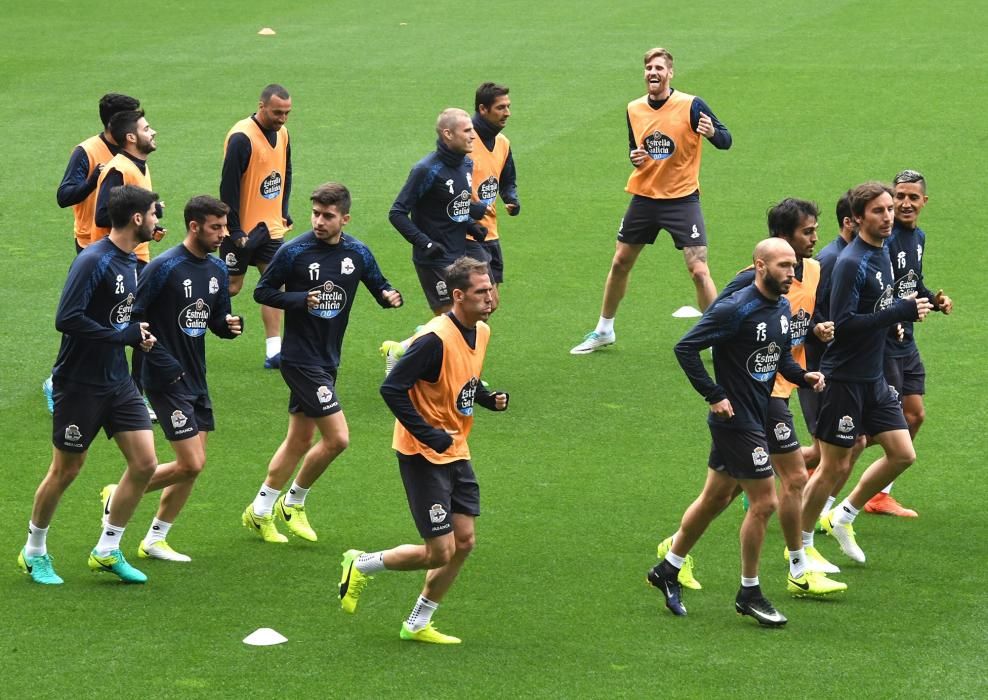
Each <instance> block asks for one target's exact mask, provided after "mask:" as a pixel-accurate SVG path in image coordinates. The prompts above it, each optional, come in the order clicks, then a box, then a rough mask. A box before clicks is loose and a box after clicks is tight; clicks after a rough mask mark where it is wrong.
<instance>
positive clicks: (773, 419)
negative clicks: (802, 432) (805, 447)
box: [765, 396, 801, 455]
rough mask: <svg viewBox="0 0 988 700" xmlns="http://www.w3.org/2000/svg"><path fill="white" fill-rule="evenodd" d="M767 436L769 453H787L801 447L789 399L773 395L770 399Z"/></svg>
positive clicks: (766, 427)
mask: <svg viewBox="0 0 988 700" xmlns="http://www.w3.org/2000/svg"><path fill="white" fill-rule="evenodd" d="M765 436H766V437H767V438H768V452H769V454H773V455H778V454H786V453H787V452H795V451H796V450H798V449H799V448H800V447H801V445H800V444H799V437H798V436H797V435H796V424H795V423H794V422H793V417H792V411H790V410H789V399H780V398H778V397H776V396H773V397H771V398H770V399H769V400H768V421H767V422H766V423H765Z"/></svg>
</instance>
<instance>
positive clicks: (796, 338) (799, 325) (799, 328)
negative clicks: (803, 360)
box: [789, 309, 811, 347]
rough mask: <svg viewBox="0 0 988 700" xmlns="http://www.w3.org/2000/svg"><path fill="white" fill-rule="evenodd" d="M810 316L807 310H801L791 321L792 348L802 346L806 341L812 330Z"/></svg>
mask: <svg viewBox="0 0 988 700" xmlns="http://www.w3.org/2000/svg"><path fill="white" fill-rule="evenodd" d="M810 318H811V316H810V314H808V313H806V309H800V310H799V311H797V312H796V315H795V316H793V317H792V318H791V319H790V320H789V331H790V333H791V334H792V346H793V347H796V346H797V345H802V344H803V343H804V342H805V341H806V333H807V332H808V331H809V329H810Z"/></svg>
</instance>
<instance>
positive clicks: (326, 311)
mask: <svg viewBox="0 0 988 700" xmlns="http://www.w3.org/2000/svg"><path fill="white" fill-rule="evenodd" d="M309 291H310V292H314V291H318V292H319V303H318V304H316V305H315V306H314V307H313V308H311V309H309V313H310V314H312V315H313V316H318V317H319V318H326V319H329V318H334V317H336V316H338V315H339V313H340V311H342V310H343V307H345V306H346V299H347V298H346V290H345V289H343V287H340V286H339V285H335V284H333V282H332V281H331V280H326V281H325V282H323V283H322V284H321V285H320V286H318V287H313V288H312V289H310V290H309Z"/></svg>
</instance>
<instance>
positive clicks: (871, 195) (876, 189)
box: [851, 180, 894, 216]
mask: <svg viewBox="0 0 988 700" xmlns="http://www.w3.org/2000/svg"><path fill="white" fill-rule="evenodd" d="M883 192H884V193H886V194H888V195H889V196H890V197H891V196H894V192H893V191H892V188H891V187H889V186H888V185H886V184H885V183H884V182H877V181H875V180H872V181H870V182H863V183H861V184H860V185H858V186H857V187H855V188H854V189H852V190H851V214H853V215H854V216H864V211H865V207H867V206H868V202H870V201H871V200H873V199H875V197H881V196H882V193H883Z"/></svg>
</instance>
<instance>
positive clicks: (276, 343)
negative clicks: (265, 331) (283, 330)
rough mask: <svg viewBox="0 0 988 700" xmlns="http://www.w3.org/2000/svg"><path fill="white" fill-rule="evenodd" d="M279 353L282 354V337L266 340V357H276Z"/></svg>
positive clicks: (277, 336)
mask: <svg viewBox="0 0 988 700" xmlns="http://www.w3.org/2000/svg"><path fill="white" fill-rule="evenodd" d="M279 352H281V336H279V335H276V336H274V337H273V338H265V339H264V356H265V357H274V356H275V355H277V354H278V353H279Z"/></svg>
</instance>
